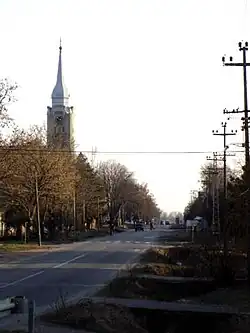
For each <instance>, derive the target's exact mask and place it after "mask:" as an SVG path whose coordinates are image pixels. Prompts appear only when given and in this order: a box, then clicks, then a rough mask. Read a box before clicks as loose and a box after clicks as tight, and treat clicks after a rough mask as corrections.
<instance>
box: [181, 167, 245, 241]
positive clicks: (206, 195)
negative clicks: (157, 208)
mask: <svg viewBox="0 0 250 333" xmlns="http://www.w3.org/2000/svg"><path fill="white" fill-rule="evenodd" d="M214 171H216V172H217V174H214ZM249 176H250V170H246V169H245V167H243V168H241V169H240V170H239V169H238V170H232V169H230V168H228V169H227V198H226V202H225V200H224V187H223V170H222V168H218V169H217V170H215V169H214V168H213V165H211V164H207V165H205V166H203V167H202V168H201V172H200V183H201V185H202V186H201V190H200V191H199V192H197V195H196V196H195V197H194V198H192V199H191V200H190V202H189V203H188V205H187V207H186V208H185V211H184V219H185V220H189V219H190V220H192V219H194V218H195V217H196V216H201V217H204V218H205V219H206V220H207V221H208V223H209V225H210V226H211V225H212V223H213V222H215V223H216V224H217V226H218V227H219V228H220V230H221V232H222V231H223V230H224V228H223V227H224V226H223V223H224V221H225V219H224V217H225V209H226V210H227V212H226V214H227V226H226V230H227V233H228V235H231V236H233V238H234V241H237V240H239V241H240V242H241V243H242V240H244V239H245V236H246V235H247V214H248V212H247V209H246V208H247V205H246V203H247V195H248V194H249V189H248V186H247V178H248V177H249ZM215 201H216V202H215ZM216 211H217V213H218V216H216ZM218 222H219V223H218Z"/></svg>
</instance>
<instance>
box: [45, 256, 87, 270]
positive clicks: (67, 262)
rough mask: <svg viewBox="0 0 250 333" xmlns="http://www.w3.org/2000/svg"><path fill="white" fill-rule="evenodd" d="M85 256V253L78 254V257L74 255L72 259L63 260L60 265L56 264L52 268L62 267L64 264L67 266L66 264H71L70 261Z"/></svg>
mask: <svg viewBox="0 0 250 333" xmlns="http://www.w3.org/2000/svg"><path fill="white" fill-rule="evenodd" d="M85 256H86V254H85V253H84V254H81V255H80V256H77V257H74V258H72V259H70V260H67V261H64V262H62V263H61V264H58V265H56V266H53V267H52V268H60V267H63V266H65V265H67V264H69V263H70V262H72V261H75V260H77V259H80V258H83V257H85Z"/></svg>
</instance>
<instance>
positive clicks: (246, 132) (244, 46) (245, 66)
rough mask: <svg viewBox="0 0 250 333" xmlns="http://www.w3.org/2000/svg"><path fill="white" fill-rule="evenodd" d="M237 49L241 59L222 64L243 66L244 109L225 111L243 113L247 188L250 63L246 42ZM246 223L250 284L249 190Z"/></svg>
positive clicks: (249, 282) (248, 181) (223, 58)
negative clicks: (248, 79)
mask: <svg viewBox="0 0 250 333" xmlns="http://www.w3.org/2000/svg"><path fill="white" fill-rule="evenodd" d="M238 45H239V50H240V51H242V54H243V61H242V62H236V63H234V62H233V58H232V57H230V58H229V62H228V63H226V62H225V57H222V62H223V65H224V66H239V67H242V68H243V87H244V110H242V111H239V109H237V110H233V112H225V113H244V118H243V119H242V120H244V131H245V172H246V184H247V189H249V188H250V179H249V173H250V169H249V166H250V161H249V117H248V114H249V110H248V95H247V66H250V63H248V62H247V60H246V52H247V51H248V42H245V43H244V45H243V43H242V42H240V43H239V44H238ZM246 199H247V200H246V225H247V243H248V246H247V269H248V284H249V285H250V211H249V209H250V194H249V191H247V193H246Z"/></svg>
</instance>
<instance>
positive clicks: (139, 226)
mask: <svg viewBox="0 0 250 333" xmlns="http://www.w3.org/2000/svg"><path fill="white" fill-rule="evenodd" d="M135 231H144V225H143V224H142V223H141V222H137V223H136V224H135Z"/></svg>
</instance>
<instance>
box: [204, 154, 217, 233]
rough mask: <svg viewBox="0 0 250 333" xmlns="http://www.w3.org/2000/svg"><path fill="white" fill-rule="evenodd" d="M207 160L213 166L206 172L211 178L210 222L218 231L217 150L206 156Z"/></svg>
mask: <svg viewBox="0 0 250 333" xmlns="http://www.w3.org/2000/svg"><path fill="white" fill-rule="evenodd" d="M206 159H207V161H212V162H213V167H212V168H210V169H209V170H208V172H207V175H208V178H209V180H211V179H212V204H213V211H212V224H213V226H216V225H217V228H218V230H219V231H220V200H219V186H218V158H217V152H215V153H213V157H209V156H207V157H206Z"/></svg>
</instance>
